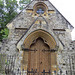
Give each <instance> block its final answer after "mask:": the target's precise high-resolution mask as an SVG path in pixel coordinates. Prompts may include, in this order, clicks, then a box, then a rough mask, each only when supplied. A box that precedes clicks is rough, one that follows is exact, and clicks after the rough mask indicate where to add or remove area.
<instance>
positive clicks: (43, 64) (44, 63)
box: [28, 37, 51, 75]
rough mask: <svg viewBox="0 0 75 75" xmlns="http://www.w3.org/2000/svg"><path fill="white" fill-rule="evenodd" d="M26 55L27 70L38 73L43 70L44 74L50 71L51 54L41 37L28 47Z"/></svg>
mask: <svg viewBox="0 0 75 75" xmlns="http://www.w3.org/2000/svg"><path fill="white" fill-rule="evenodd" d="M30 50H33V51H29V55H28V70H31V69H33V70H36V69H37V72H38V73H39V75H41V74H40V73H41V72H42V71H43V70H45V71H46V72H47V71H49V70H50V69H51V54H50V53H51V52H49V50H50V47H49V46H48V45H47V44H46V43H45V42H44V40H43V39H42V38H41V37H38V38H37V39H36V40H35V41H34V43H32V44H31V45H30Z"/></svg>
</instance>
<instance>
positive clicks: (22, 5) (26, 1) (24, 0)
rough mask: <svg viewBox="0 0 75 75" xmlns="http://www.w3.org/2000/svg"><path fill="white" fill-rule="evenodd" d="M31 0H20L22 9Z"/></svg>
mask: <svg viewBox="0 0 75 75" xmlns="http://www.w3.org/2000/svg"><path fill="white" fill-rule="evenodd" d="M30 1H31V0H20V1H19V4H20V10H22V9H23V8H24V6H25V4H28V3H30Z"/></svg>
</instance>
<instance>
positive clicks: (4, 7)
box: [0, 0, 31, 41]
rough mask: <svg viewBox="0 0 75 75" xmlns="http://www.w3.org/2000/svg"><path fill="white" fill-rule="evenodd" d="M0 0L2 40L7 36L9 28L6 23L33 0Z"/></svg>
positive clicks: (0, 39) (0, 36)
mask: <svg viewBox="0 0 75 75" xmlns="http://www.w3.org/2000/svg"><path fill="white" fill-rule="evenodd" d="M17 1H18V0H0V41H2V39H3V38H7V36H8V33H9V30H8V29H7V27H6V25H7V24H8V23H9V22H10V21H11V20H12V19H13V18H14V17H15V16H16V15H17V14H18V11H17V9H19V10H22V9H23V8H24V6H25V4H28V3H29V2H30V1H31V0H19V4H18V2H17Z"/></svg>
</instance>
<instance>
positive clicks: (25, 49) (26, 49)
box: [22, 48, 37, 52]
mask: <svg viewBox="0 0 75 75" xmlns="http://www.w3.org/2000/svg"><path fill="white" fill-rule="evenodd" d="M22 50H23V51H34V52H36V51H37V50H36V49H35V50H32V49H28V48H23V49H22Z"/></svg>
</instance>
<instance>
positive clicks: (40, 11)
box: [36, 8, 44, 14]
mask: <svg viewBox="0 0 75 75" xmlns="http://www.w3.org/2000/svg"><path fill="white" fill-rule="evenodd" d="M36 13H37V14H43V13H44V10H43V9H42V8H39V9H37V11H36Z"/></svg>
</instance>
